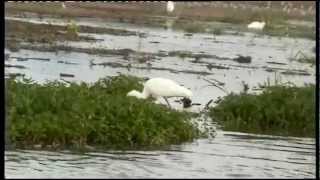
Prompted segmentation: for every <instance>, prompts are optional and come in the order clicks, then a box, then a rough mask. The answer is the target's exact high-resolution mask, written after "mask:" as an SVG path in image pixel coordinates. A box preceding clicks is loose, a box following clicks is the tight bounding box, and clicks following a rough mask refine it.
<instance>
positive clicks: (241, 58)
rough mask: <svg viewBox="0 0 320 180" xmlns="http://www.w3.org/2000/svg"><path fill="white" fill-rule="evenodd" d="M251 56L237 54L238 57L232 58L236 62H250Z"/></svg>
mask: <svg viewBox="0 0 320 180" xmlns="http://www.w3.org/2000/svg"><path fill="white" fill-rule="evenodd" d="M251 59H252V58H251V56H241V55H238V57H236V58H234V59H233V60H234V61H236V62H238V63H251Z"/></svg>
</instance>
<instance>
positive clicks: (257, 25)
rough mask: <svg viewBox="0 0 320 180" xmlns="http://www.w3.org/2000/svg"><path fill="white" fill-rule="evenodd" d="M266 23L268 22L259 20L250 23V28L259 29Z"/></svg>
mask: <svg viewBox="0 0 320 180" xmlns="http://www.w3.org/2000/svg"><path fill="white" fill-rule="evenodd" d="M265 25H266V22H264V21H263V22H259V21H254V22H252V23H250V24H249V25H248V28H249V29H259V30H262V29H263V28H264V26H265Z"/></svg>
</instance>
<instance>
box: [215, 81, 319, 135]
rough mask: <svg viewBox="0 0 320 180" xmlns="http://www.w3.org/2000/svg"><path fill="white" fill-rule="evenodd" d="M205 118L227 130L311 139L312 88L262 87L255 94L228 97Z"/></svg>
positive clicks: (313, 131) (313, 105) (313, 106)
mask: <svg viewBox="0 0 320 180" xmlns="http://www.w3.org/2000/svg"><path fill="white" fill-rule="evenodd" d="M209 116H210V117H212V118H213V119H214V120H215V121H217V122H218V123H220V124H221V125H222V128H223V129H224V130H227V131H240V132H247V133H259V134H270V135H280V136H296V137H314V136H315V127H314V124H315V85H306V86H304V87H288V86H284V85H274V86H269V87H266V88H265V89H264V90H263V92H262V93H261V94H259V95H254V94H247V93H246V92H241V93H240V94H233V93H231V94H229V95H228V96H226V97H225V98H224V99H223V100H222V101H221V102H220V103H219V104H218V105H217V106H216V107H212V108H210V111H209Z"/></svg>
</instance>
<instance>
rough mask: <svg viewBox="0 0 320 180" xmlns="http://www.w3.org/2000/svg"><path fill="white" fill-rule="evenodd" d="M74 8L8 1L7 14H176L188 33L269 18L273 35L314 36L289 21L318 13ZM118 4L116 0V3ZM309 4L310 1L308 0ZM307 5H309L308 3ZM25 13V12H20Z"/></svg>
mask: <svg viewBox="0 0 320 180" xmlns="http://www.w3.org/2000/svg"><path fill="white" fill-rule="evenodd" d="M68 4H69V5H70V7H71V8H67V9H63V8H61V4H60V3H51V4H50V3H7V4H6V11H5V14H6V15H7V16H27V15H25V14H24V13H26V12H29V13H35V14H37V15H38V16H39V17H42V16H45V15H47V16H54V17H60V18H76V17H91V18H103V19H104V20H106V21H115V22H125V23H132V24H136V25H143V26H151V27H163V28H166V27H167V21H168V18H169V19H170V18H171V17H175V18H174V21H173V22H172V28H173V29H177V30H183V31H185V32H188V33H202V32H207V33H211V34H215V35H221V34H223V33H224V32H225V31H226V30H230V28H229V26H226V27H217V26H216V25H210V23H211V22H223V23H230V24H232V25H235V24H237V25H239V26H240V27H239V28H237V30H238V31H247V28H246V26H247V24H249V23H250V22H252V21H262V20H264V21H266V23H267V26H266V28H265V31H264V33H265V34H267V35H271V36H287V35H288V36H289V37H301V38H309V39H315V28H314V27H313V28H312V27H305V26H301V25H299V26H295V25H290V24H288V23H287V21H288V20H307V21H310V22H314V21H315V16H314V15H312V14H309V15H299V13H289V14H288V13H285V12H283V11H282V10H281V9H282V8H275V9H263V8H262V9H259V10H253V9H251V8H249V7H247V8H246V9H241V8H235V9H234V8H230V7H226V8H224V7H208V6H201V7H197V6H194V7H192V8H191V7H188V6H186V5H184V4H183V3H177V4H176V10H175V11H174V12H173V13H171V14H167V13H166V11H165V3H162V4H161V3H160V4H159V6H158V7H156V6H155V7H149V8H145V7H144V6H143V5H141V4H138V3H128V4H126V3H122V4H121V3H119V4H118V5H119V7H120V6H121V8H119V7H117V6H113V5H115V4H113V5H112V3H100V4H94V3H81V4H80V3H68ZM116 4H117V3H116ZM309 5H311V4H310V3H309ZM309 5H308V6H309ZM21 14H22V15H21Z"/></svg>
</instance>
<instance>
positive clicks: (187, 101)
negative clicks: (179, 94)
mask: <svg viewBox="0 0 320 180" xmlns="http://www.w3.org/2000/svg"><path fill="white" fill-rule="evenodd" d="M181 101H182V103H183V108H188V107H191V103H192V101H191V99H189V98H183V99H181Z"/></svg>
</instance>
